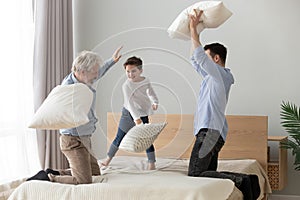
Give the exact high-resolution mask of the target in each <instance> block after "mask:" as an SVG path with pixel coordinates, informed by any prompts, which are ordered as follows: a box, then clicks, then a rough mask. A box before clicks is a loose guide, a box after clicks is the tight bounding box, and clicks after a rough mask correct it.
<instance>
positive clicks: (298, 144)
mask: <svg viewBox="0 0 300 200" xmlns="http://www.w3.org/2000/svg"><path fill="white" fill-rule="evenodd" d="M280 119H281V122H280V124H281V125H282V127H283V128H284V129H285V131H286V132H287V133H288V134H289V137H288V140H287V141H285V142H283V143H282V144H281V145H280V147H281V148H285V149H291V151H292V155H293V156H295V162H294V165H295V170H300V108H298V107H297V106H296V105H295V104H293V103H290V102H284V101H283V102H282V103H281V111H280Z"/></svg>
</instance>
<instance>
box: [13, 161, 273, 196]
mask: <svg viewBox="0 0 300 200" xmlns="http://www.w3.org/2000/svg"><path fill="white" fill-rule="evenodd" d="M230 162H232V161H220V164H219V169H220V170H222V171H230V170H231V169H232V167H233V166H236V165H238V166H239V169H238V171H236V172H243V170H246V171H247V170H250V171H252V170H254V171H255V173H261V172H260V170H261V169H259V165H258V164H257V162H256V161H255V160H244V161H238V160H237V161H235V160H234V161H233V162H239V163H235V164H230ZM241 162H244V163H247V164H246V165H248V166H250V168H249V167H245V165H242V164H241ZM256 165H258V167H255V166H256ZM187 166H188V160H174V159H160V158H158V159H157V162H156V167H157V170H154V171H148V170H145V169H146V167H147V160H146V158H144V157H126V156H119V157H115V158H114V159H113V161H112V162H111V165H110V166H109V167H106V168H102V169H101V173H102V175H101V176H95V177H93V184H83V185H68V184H59V183H51V182H47V181H28V182H24V183H22V184H21V185H20V186H19V187H17V188H16V189H15V190H14V192H13V193H12V195H11V196H10V198H9V199H10V200H16V199H31V200H35V199H45V200H47V199H51V200H55V199H72V200H73V199H74V200H76V199H78V200H79V199H80V200H81V199H91V200H92V199H97V200H98V199H100V200H101V199H103V200H104V199H105V200H109V199H112V200H117V199H122V200H126V199H130V200H131V199H145V200H150V199H151V200H152V199H153V200H154V199H155V200H158V199H164V200H168V199H172V200H176V199H178V200H179V199H180V200H189V199H193V200H197V199H201V200H206V199H207V200H211V199H214V200H219V199H220V200H226V199H234V200H238V199H242V195H241V192H240V191H239V190H237V189H236V187H235V186H234V183H233V182H232V181H230V180H226V179H217V178H202V177H201V178H200V177H189V176H187ZM242 166H244V167H242ZM239 170H241V171H239ZM261 179H262V182H261ZM264 179H265V174H263V175H262V174H260V175H259V180H260V182H261V183H262V184H263V183H264V186H263V187H262V189H263V190H262V191H266V192H267V193H268V192H269V191H270V188H266V187H268V181H266V180H264ZM266 189H267V190H266ZM262 193H263V192H262Z"/></svg>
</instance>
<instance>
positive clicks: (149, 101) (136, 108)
mask: <svg viewBox="0 0 300 200" xmlns="http://www.w3.org/2000/svg"><path fill="white" fill-rule="evenodd" d="M122 89H123V95H124V107H125V108H126V109H127V110H128V111H129V112H130V114H131V116H132V117H133V119H134V120H137V119H139V118H140V117H144V116H148V115H151V114H153V110H152V105H153V104H158V98H157V96H156V94H155V92H154V90H153V88H152V85H151V83H150V81H149V79H148V78H145V79H144V80H142V81H140V82H133V81H130V80H128V79H127V80H126V81H125V83H124V84H123V86H122Z"/></svg>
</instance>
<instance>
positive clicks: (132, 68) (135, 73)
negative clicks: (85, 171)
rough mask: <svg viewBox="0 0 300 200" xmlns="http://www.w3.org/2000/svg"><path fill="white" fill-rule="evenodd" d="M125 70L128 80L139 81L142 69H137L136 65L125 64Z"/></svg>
mask: <svg viewBox="0 0 300 200" xmlns="http://www.w3.org/2000/svg"><path fill="white" fill-rule="evenodd" d="M125 70H126V74H127V77H128V79H129V80H131V81H132V82H139V81H141V74H142V72H143V70H142V69H138V68H137V66H136V65H126V67H125Z"/></svg>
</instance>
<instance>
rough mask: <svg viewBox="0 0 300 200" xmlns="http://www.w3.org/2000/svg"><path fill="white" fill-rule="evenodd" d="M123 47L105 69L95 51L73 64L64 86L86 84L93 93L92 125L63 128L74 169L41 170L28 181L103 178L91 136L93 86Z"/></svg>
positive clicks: (93, 120) (83, 181) (91, 115)
mask: <svg viewBox="0 0 300 200" xmlns="http://www.w3.org/2000/svg"><path fill="white" fill-rule="evenodd" d="M121 48H122V47H120V48H118V49H117V50H116V51H115V52H114V54H113V56H112V58H111V59H109V60H108V61H106V62H105V63H104V65H103V66H102V67H100V65H102V61H101V59H100V57H99V55H97V54H96V53H95V52H92V51H82V52H81V53H80V54H79V55H78V56H77V57H76V58H75V60H74V61H73V64H72V72H71V73H70V74H69V75H67V76H66V77H65V79H64V80H63V81H62V85H69V84H75V83H84V84H86V85H87V86H88V87H89V88H90V90H91V91H92V92H93V102H92V105H91V108H90V110H89V113H88V118H89V122H88V123H86V124H83V125H81V126H78V127H74V128H70V129H61V130H60V133H61V136H60V148H61V151H62V152H63V154H64V155H65V156H66V158H67V159H68V162H69V164H70V168H71V170H59V171H56V170H52V169H47V170H45V171H44V170H41V171H39V172H38V173H37V174H36V175H35V176H33V177H31V178H29V179H27V180H29V181H30V180H45V181H52V182H58V183H66V184H75V185H76V184H88V183H92V175H100V169H99V166H98V163H97V159H96V158H95V157H94V156H93V155H92V152H91V136H92V134H93V133H94V131H95V130H96V123H97V121H98V120H97V118H96V116H95V98H96V90H95V89H94V88H93V83H95V81H97V80H98V79H100V78H101V77H102V76H103V75H104V74H105V73H106V72H107V71H108V70H109V69H110V68H111V67H112V66H113V65H114V64H115V63H116V62H118V61H119V59H120V57H121V55H120V54H119V52H120V50H121Z"/></svg>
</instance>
